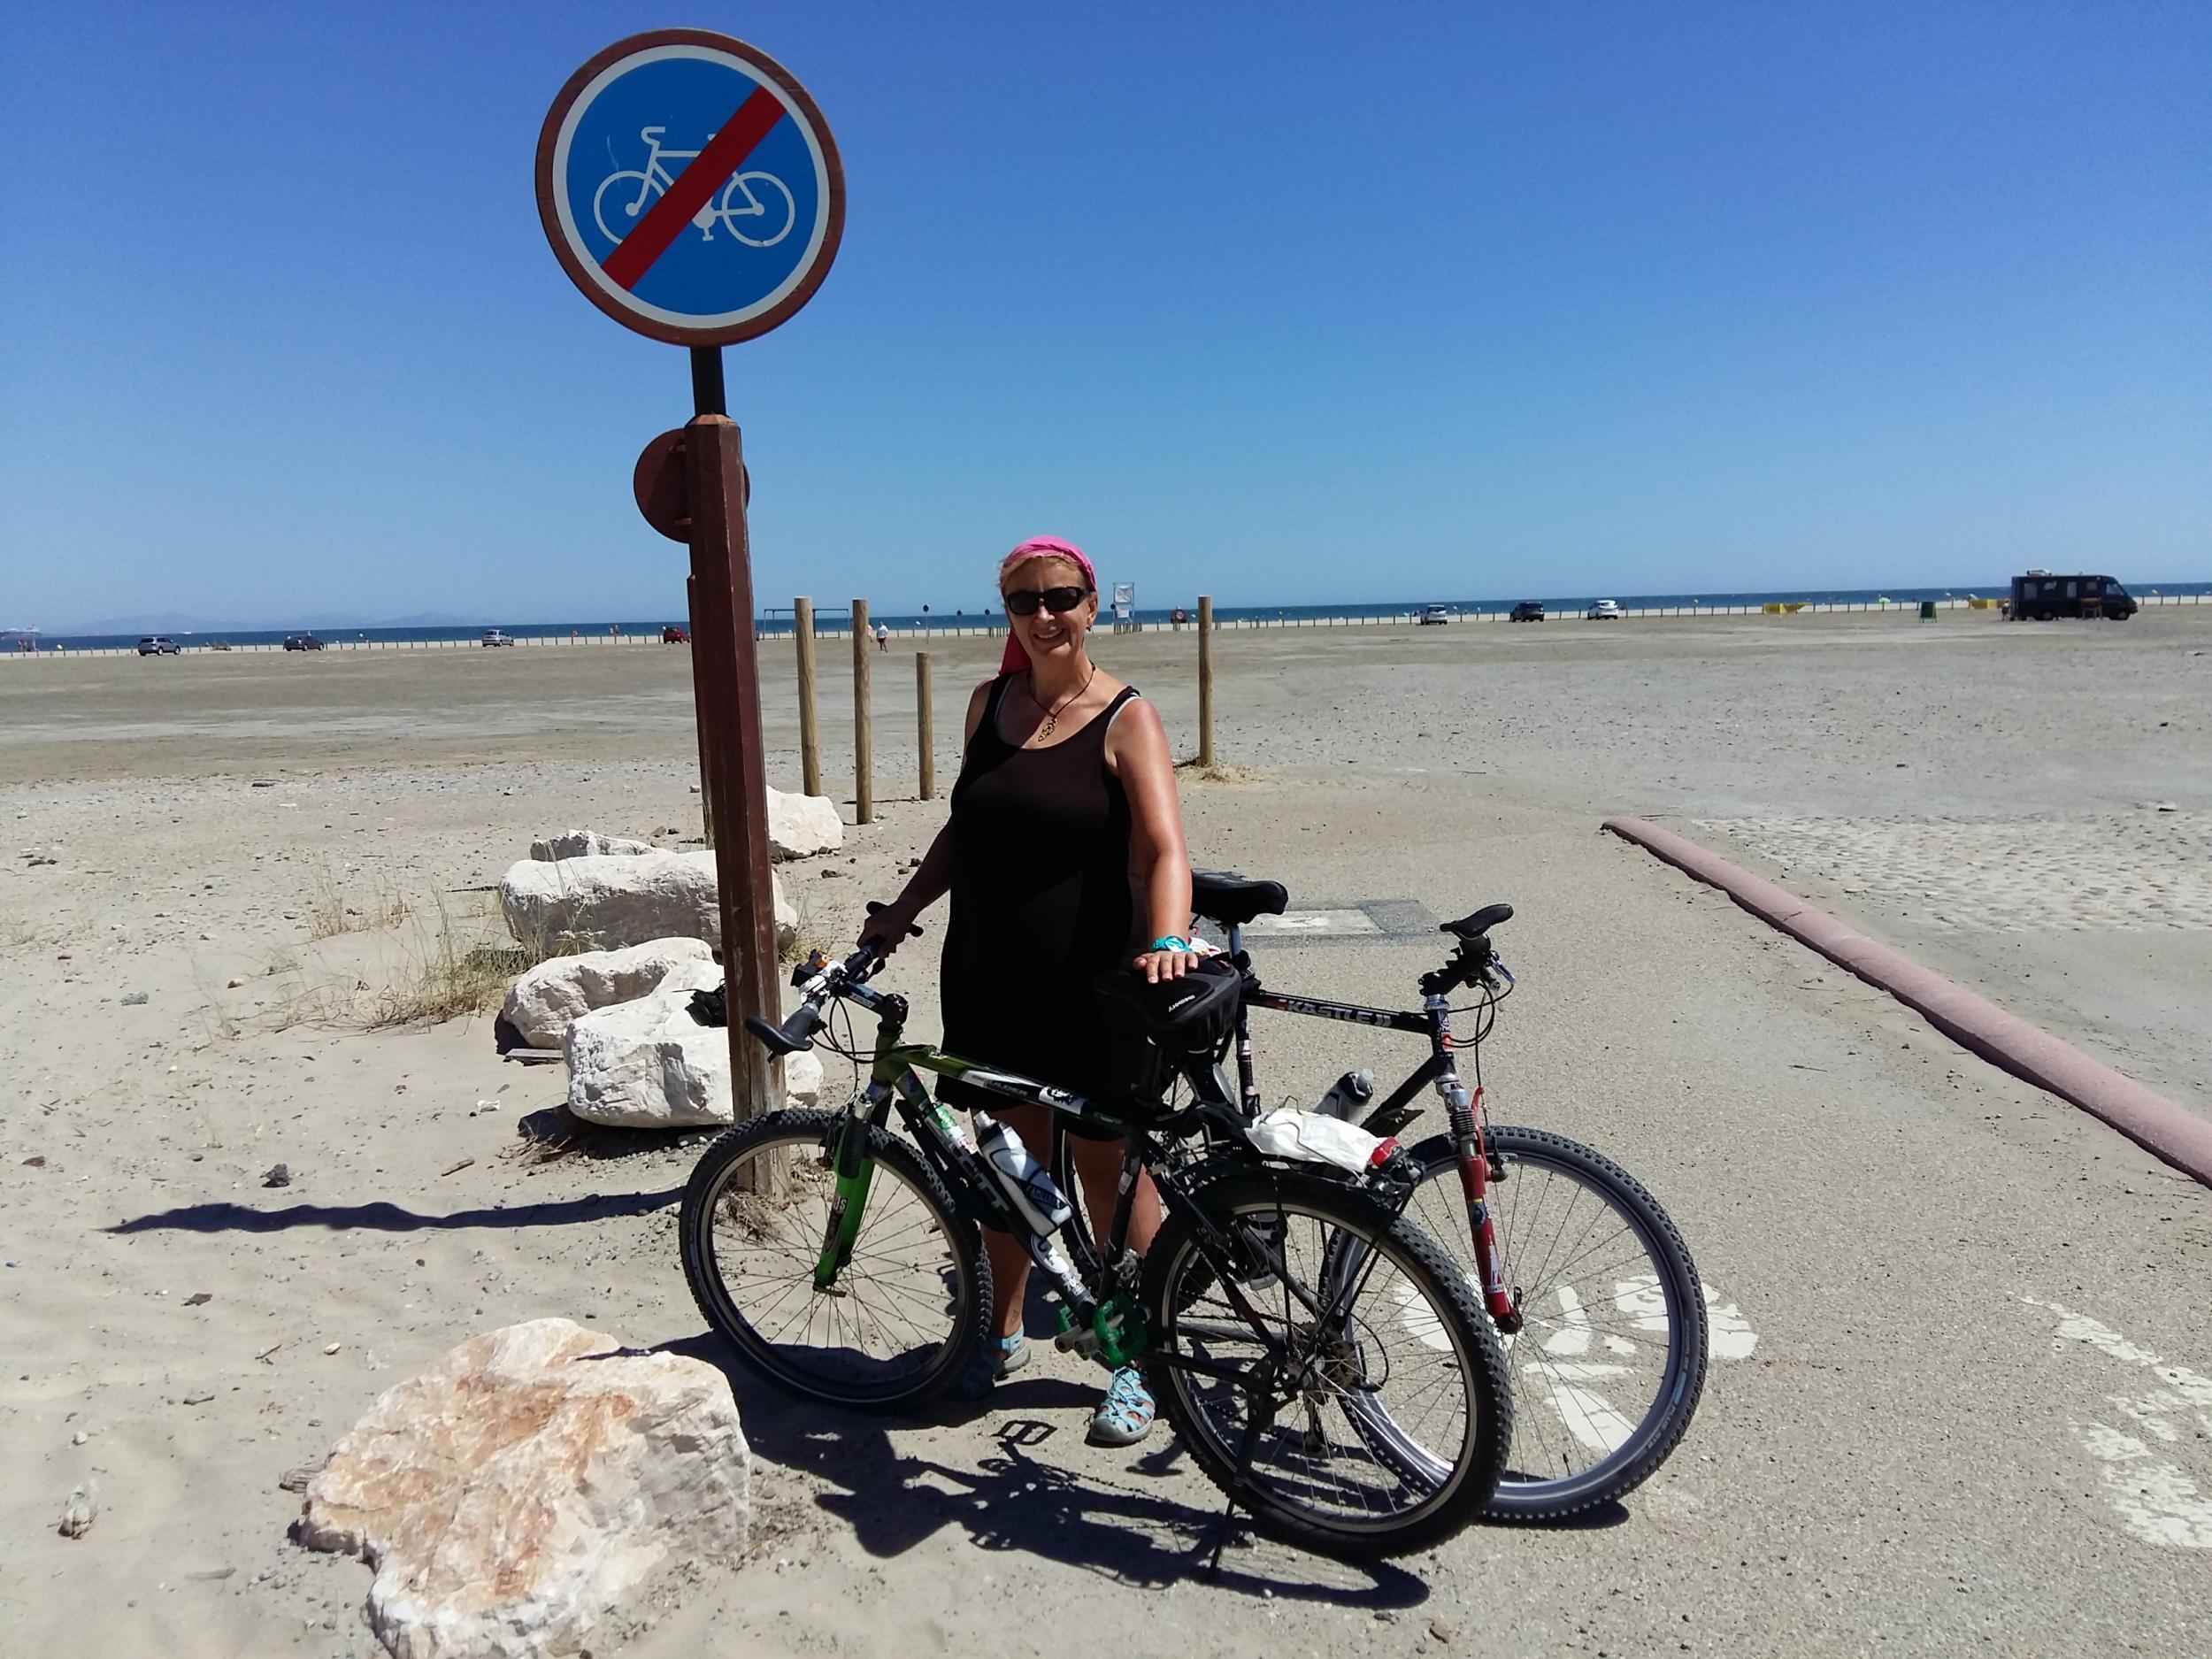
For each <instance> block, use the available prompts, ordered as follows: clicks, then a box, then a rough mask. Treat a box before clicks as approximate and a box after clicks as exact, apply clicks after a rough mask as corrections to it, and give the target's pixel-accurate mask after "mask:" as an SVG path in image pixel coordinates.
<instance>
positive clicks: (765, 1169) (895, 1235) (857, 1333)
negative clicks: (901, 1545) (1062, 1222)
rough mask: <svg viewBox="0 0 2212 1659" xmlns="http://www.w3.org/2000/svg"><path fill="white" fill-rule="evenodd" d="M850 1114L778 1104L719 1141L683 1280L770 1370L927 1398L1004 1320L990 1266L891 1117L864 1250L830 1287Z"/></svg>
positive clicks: (827, 1388) (850, 1390) (878, 1160)
mask: <svg viewBox="0 0 2212 1659" xmlns="http://www.w3.org/2000/svg"><path fill="white" fill-rule="evenodd" d="M844 1122H845V1118H844V1116H843V1115H842V1114H841V1113H838V1112H823V1111H776V1112H768V1113H765V1114H764V1115H763V1116H761V1117H759V1118H754V1119H752V1120H751V1121H750V1122H749V1123H744V1124H741V1125H738V1126H737V1127H736V1128H734V1129H733V1130H731V1131H729V1132H728V1133H726V1134H724V1135H723V1136H721V1137H720V1138H719V1139H718V1140H717V1141H715V1142H714V1143H713V1145H711V1146H710V1147H709V1148H707V1150H706V1152H705V1154H704V1156H702V1157H701V1158H700V1160H699V1164H698V1167H697V1168H696V1169H695V1170H694V1171H692V1174H691V1179H690V1182H689V1183H688V1184H687V1186H686V1187H685V1188H684V1206H683V1214H682V1217H681V1218H680V1221H679V1223H678V1226H677V1233H678V1236H679V1238H680V1240H681V1244H682V1250H683V1263H684V1277H685V1279H687V1280H688V1281H689V1283H690V1285H691V1294H692V1299H693V1300H694V1301H695V1302H697V1303H698V1304H699V1311H700V1312H701V1313H703V1314H704V1315H705V1316H706V1317H707V1322H708V1323H709V1324H710V1325H712V1326H713V1327H714V1328H715V1329H716V1330H717V1331H718V1332H719V1333H721V1334H722V1335H723V1336H724V1337H726V1338H727V1339H728V1340H729V1341H730V1343H731V1344H732V1345H733V1347H734V1348H736V1349H737V1351H738V1352H739V1353H740V1354H741V1355H742V1356H744V1358H745V1360H746V1362H747V1363H749V1364H750V1365H751V1366H752V1367H753V1368H754V1369H755V1370H756V1371H759V1372H760V1373H761V1374H762V1375H763V1376H764V1377H766V1378H767V1379H769V1380H770V1381H772V1382H774V1383H777V1384H780V1386H783V1387H786V1388H788V1389H789V1390H791V1391H792V1392H793V1393H794V1394H804V1395H806V1396H808V1397H809V1398H810V1399H815V1400H826V1401H830V1402H834V1403H836V1404H839V1405H846V1406H857V1407H861V1408H863V1409H869V1410H891V1409H895V1408H898V1407H901V1406H905V1405H910V1404H913V1403H914V1402H918V1401H922V1400H926V1399H928V1398H929V1397H930V1396H931V1395H932V1394H935V1393H936V1392H937V1391H938V1390H940V1389H941V1388H942V1387H943V1386H945V1385H946V1384H947V1383H949V1382H950V1381H951V1380H952V1379H953V1378H955V1377H956V1376H957V1375H959V1373H960V1371H962V1369H963V1368H964V1367H965V1366H966V1364H967V1363H968V1362H969V1360H970V1359H971V1358H972V1356H974V1354H975V1351H976V1347H977V1345H978V1344H979V1343H980V1342H981V1341H982V1340H983V1327H984V1325H985V1324H986V1323H987V1321H988V1319H989V1318H990V1310H991V1265H990V1262H989V1260H988V1259H987V1257H986V1256H984V1254H983V1242H982V1239H981V1237H980V1235H979V1233H977V1231H976V1228H975V1225H974V1223H972V1222H970V1221H964V1220H963V1219H961V1218H960V1217H959V1216H958V1215H957V1214H956V1212H955V1210H954V1209H953V1202H952V1199H951V1197H950V1196H949V1194H947V1193H946V1191H945V1188H944V1184H943V1183H942V1182H941V1181H940V1180H939V1179H937V1175H936V1172H935V1171H933V1170H932V1169H931V1168H930V1167H929V1165H927V1164H925V1163H923V1162H922V1160H921V1157H920V1156H919V1155H918V1154H917V1153H916V1152H915V1151H914V1149H913V1148H911V1147H910V1146H908V1145H907V1144H906V1143H905V1142H904V1141H899V1140H896V1139H895V1138H893V1137H892V1136H891V1135H888V1134H887V1133H884V1132H883V1131H882V1130H879V1129H878V1130H871V1131H869V1145H868V1155H867V1164H868V1166H869V1168H868V1186H867V1190H866V1194H865V1197H864V1202H863V1204H862V1207H861V1213H860V1217H859V1221H858V1225H857V1228H856V1230H854V1231H852V1232H851V1233H850V1235H849V1236H850V1253H849V1256H848V1257H847V1259H846V1261H845V1263H844V1265H843V1266H842V1267H841V1268H840V1269H839V1270H838V1271H837V1273H836V1275H835V1277H834V1278H833V1279H832V1280H831V1282H830V1284H829V1285H827V1286H820V1285H818V1284H817V1283H816V1282H815V1264H816V1263H817V1262H818V1261H819V1260H820V1259H821V1256H822V1254H823V1250H824V1248H825V1246H826V1241H827V1240H830V1239H831V1238H832V1236H833V1216H834V1215H835V1213H836V1211H835V1206H836V1202H837V1197H838V1192H837V1177H836V1171H835V1168H834V1166H833V1162H832V1160H833V1156H834V1155H835V1152H836V1147H837V1137H838V1131H839V1125H841V1124H843V1123H844ZM838 1236H839V1237H843V1236H845V1235H844V1229H842V1228H840V1229H838Z"/></svg>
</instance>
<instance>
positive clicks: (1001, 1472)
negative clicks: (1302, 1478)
mask: <svg viewBox="0 0 2212 1659" xmlns="http://www.w3.org/2000/svg"><path fill="white" fill-rule="evenodd" d="M663 1351H664V1352H669V1353H676V1354H683V1355H686V1356H689V1357H691V1358H693V1359H698V1360H703V1361H705V1362H706V1363H709V1364H710V1365H714V1366H716V1367H718V1369H720V1370H721V1371H723V1372H725V1373H726V1375H727V1376H728V1377H729V1378H730V1381H731V1386H732V1388H733V1391H734V1392H735V1393H736V1394H738V1397H739V1398H740V1399H741V1400H742V1401H743V1402H744V1412H745V1438H746V1440H747V1441H748V1442H749V1443H750V1445H751V1447H752V1448H753V1453H754V1455H756V1456H757V1457H761V1458H764V1459H765V1460H766V1461H767V1462H769V1463H775V1464H778V1465H780V1466H781V1467H783V1468H785V1469H788V1470H791V1471H795V1472H797V1473H800V1474H802V1475H804V1476H806V1477H808V1478H810V1479H812V1480H816V1481H822V1482H826V1483H827V1484H828V1485H829V1486H833V1487H835V1488H837V1490H834V1491H831V1492H826V1493H822V1494H819V1495H818V1496H817V1498H816V1499H815V1502H817V1503H818V1505H819V1506H820V1507H821V1508H822V1509H825V1510H826V1511H828V1512H829V1513H831V1514H833V1515H835V1516H837V1517H840V1518H841V1520H843V1521H844V1523H845V1524H846V1525H848V1526H849V1527H850V1528H851V1530H852V1533H853V1536H854V1537H855V1539H856V1540H858V1542H859V1544H860V1546H861V1548H864V1549H865V1550H866V1551H867V1552H868V1553H869V1554H870V1555H878V1556H893V1555H902V1554H904V1553H905V1552H906V1551H907V1550H910V1549H911V1548H914V1547H915V1546H916V1545H918V1544H919V1543H921V1542H922V1541H923V1540H926V1539H927V1538H929V1537H930V1536H931V1535H932V1534H933V1533H935V1532H938V1531H939V1530H940V1529H941V1528H943V1527H947V1526H956V1527H959V1528H961V1529H963V1530H964V1532H966V1533H967V1534H968V1536H969V1538H970V1539H971V1540H972V1541H973V1542H974V1543H975V1544H976V1545H977V1546H978V1547H979V1548H984V1549H993V1550H1022V1551H1026V1552H1027V1553H1029V1554H1031V1555H1039V1556H1042V1557H1044V1558H1046V1559H1048V1560H1051V1561H1056V1562H1059V1563H1063V1564H1064V1565H1067V1566H1071V1567H1077V1568H1080V1569H1081V1570H1083V1571H1087V1572H1094V1573H1097V1574H1099V1575H1101V1576H1102V1577H1105V1578H1112V1579H1114V1580H1115V1581H1116V1582H1118V1583H1123V1584H1129V1585H1135V1586H1147V1587H1154V1588H1156V1587H1160V1586H1165V1585H1169V1584H1172V1583H1176V1582H1178V1581H1179V1580H1183V1579H1187V1578H1207V1579H1208V1581H1209V1582H1210V1583H1211V1584H1213V1585H1215V1586H1218V1587H1220V1588H1223V1589H1227V1590H1232V1591H1235V1592H1238V1593H1240V1594H1245V1595H1249V1596H1252V1597H1255V1598H1258V1597H1260V1596H1261V1595H1262V1594H1266V1595H1269V1596H1272V1597H1274V1598H1276V1599H1278V1600H1294V1601H1325V1602H1328V1603H1331V1604H1333V1605H1338V1606H1344V1607H1364V1608H1371V1609H1391V1610H1398V1609H1406V1608H1412V1607H1417V1606H1419V1605H1420V1604H1421V1603H1422V1602H1424V1601H1426V1600H1427V1599H1428V1595H1429V1586H1428V1585H1427V1584H1426V1583H1425V1581H1423V1580H1422V1579H1421V1578H1417V1577H1416V1576H1415V1575H1414V1574H1413V1573H1411V1572H1409V1571H1406V1570H1405V1569H1404V1568H1403V1567H1401V1566H1399V1565H1397V1564H1395V1563H1390V1562H1371V1563H1347V1562H1338V1561H1333V1560H1330V1559H1328V1558H1327V1557H1325V1556H1320V1555H1308V1554H1304V1553H1302V1552H1301V1551H1298V1550H1294V1549H1291V1548H1286V1547H1284V1546H1282V1545H1279V1544H1275V1543H1273V1542H1271V1541H1269V1540H1254V1539H1253V1537H1252V1534H1251V1532H1250V1531H1249V1530H1248V1527H1246V1526H1245V1525H1242V1523H1241V1519H1240V1521H1239V1523H1238V1524H1237V1525H1235V1526H1234V1527H1233V1530H1232V1532H1231V1534H1230V1540H1229V1546H1228V1548H1227V1550H1226V1552H1225V1554H1224V1555H1223V1556H1222V1561H1221V1567H1220V1570H1219V1571H1217V1572H1214V1573H1209V1571H1208V1563H1210V1560H1211V1558H1212V1556H1213V1553H1214V1546H1215V1543H1216V1540H1217V1538H1218V1537H1219V1536H1220V1531H1221V1527H1222V1525H1223V1522H1222V1516H1221V1512H1220V1510H1219V1509H1198V1508H1194V1507H1193V1506H1192V1505H1191V1504H1189V1503H1187V1502H1183V1501H1182V1500H1181V1498H1180V1497H1179V1496H1178V1495H1171V1494H1167V1493H1165V1492H1163V1491H1157V1490H1153V1491H1148V1490H1147V1489H1146V1486H1147V1485H1148V1484H1154V1483H1158V1482H1160V1481H1162V1480H1164V1479H1166V1478H1168V1477H1170V1476H1171V1475H1177V1474H1179V1473H1181V1472H1182V1471H1183V1466H1184V1464H1185V1462H1186V1459H1185V1455H1184V1452H1183V1448H1182V1447H1181V1446H1180V1445H1179V1443H1178V1442H1177V1441H1176V1440H1173V1439H1172V1438H1171V1437H1170V1436H1169V1435H1168V1434H1167V1432H1166V1430H1165V1428H1164V1425H1163V1426H1162V1427H1161V1428H1160V1429H1158V1430H1156V1431H1155V1432H1154V1438H1153V1441H1152V1443H1151V1445H1150V1446H1149V1447H1148V1448H1147V1449H1146V1450H1145V1451H1144V1452H1143V1453H1142V1454H1141V1455H1139V1456H1138V1457H1137V1458H1136V1459H1135V1461H1134V1462H1133V1463H1131V1464H1129V1465H1128V1467H1127V1469H1126V1470H1125V1471H1115V1472H1113V1473H1105V1472H1101V1473H1096V1474H1094V1473H1089V1472H1084V1473H1077V1472H1075V1471H1070V1470H1067V1469H1064V1468H1061V1467H1058V1466H1056V1465H1055V1464H1053V1463H1043V1462H1040V1461H1039V1460H1038V1458H1037V1457H1036V1456H1035V1455H1033V1454H1034V1452H1035V1450H1036V1448H1039V1447H1041V1446H1043V1445H1045V1444H1046V1443H1047V1442H1048V1441H1050V1440H1052V1438H1053V1437H1054V1436H1055V1435H1058V1434H1064V1433H1070V1432H1076V1431H1075V1429H1074V1427H1073V1425H1076V1424H1079V1423H1080V1422H1081V1421H1082V1420H1083V1418H1084V1417H1087V1415H1088V1411H1089V1408H1090V1407H1091V1406H1093V1405H1094V1404H1095V1403H1096V1401H1097V1394H1098V1391H1097V1389H1096V1388H1095V1387H1087V1386H1083V1385H1081V1384H1079V1383H1075V1382H1071V1381H1068V1380H1066V1379H1060V1378H1049V1377H1040V1378H1034V1379H1010V1380H1008V1381H1006V1382H1002V1383H1001V1384H1000V1385H999V1386H998V1388H997V1390H996V1391H995V1393H994V1394H993V1395H992V1398H991V1402H990V1404H989V1405H988V1407H972V1406H956V1405H952V1404H950V1403H949V1402H940V1403H939V1404H938V1405H936V1406H934V1407H931V1408H928V1409H926V1410H925V1411H924V1412H923V1413H922V1414H920V1415H919V1416H918V1417H915V1418H913V1419H910V1420H911V1421H913V1422H916V1423H918V1424H938V1425H956V1424H962V1423H967V1422H972V1421H973V1420H975V1418H976V1417H979V1416H980V1415H982V1414H983V1413H984V1412H985V1411H986V1410H987V1411H989V1412H991V1413H993V1414H1004V1413H1006V1412H1008V1411H1013V1412H1016V1413H1019V1414H1021V1415H1017V1416H1013V1417H1006V1418H1005V1420H1004V1421H1002V1422H1001V1423H1000V1425H999V1427H998V1431H997V1432H996V1434H995V1436H994V1439H993V1443H992V1448H991V1449H990V1451H989V1452H987V1454H986V1455H984V1456H983V1457H982V1458H981V1459H980V1460H979V1462H978V1463H976V1464H975V1465H974V1466H973V1467H969V1468H962V1467H957V1466H956V1465H954V1464H952V1463H944V1462H940V1461H936V1460H934V1459H932V1458H928V1457H917V1456H902V1455H900V1453H899V1452H898V1451H897V1449H896V1448H895V1447H894V1446H893V1444H892V1441H891V1437H890V1434H889V1432H887V1428H886V1426H885V1422H884V1420H883V1419H879V1418H875V1417H867V1416H864V1415H863V1414H861V1413H859V1412H852V1411H841V1410H838V1409H834V1408H832V1407H826V1406H822V1405H818V1404H815V1403H813V1402H807V1401H801V1400H795V1399H794V1398H792V1397H791V1396H790V1395H788V1394H783V1393H782V1392H781V1391H780V1390H778V1389H777V1388H775V1387H774V1386H772V1385H769V1384H766V1383H764V1382H763V1381H762V1380H761V1379H759V1378H757V1377H756V1376H755V1375H754V1374H753V1373H752V1372H751V1371H747V1370H746V1369H744V1367H743V1365H742V1364H741V1363H740V1362H739V1361H738V1360H737V1359H736V1358H735V1356H733V1354H732V1353H731V1352H730V1349H729V1348H728V1347H727V1345H726V1344H725V1343H724V1342H723V1341H722V1340H720V1339H719V1338H718V1337H716V1336H714V1335H712V1334H710V1333H701V1334H700V1335H698V1336H695V1337H689V1338H687V1339H685V1340H682V1341H680V1342H672V1343H667V1344H664V1348H663ZM1036 1412H1050V1413H1052V1414H1053V1420H1047V1419H1045V1418H1043V1417H1038V1416H1033V1415H1028V1414H1030V1413H1036ZM1207 1490H1209V1491H1210V1488H1207Z"/></svg>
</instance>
